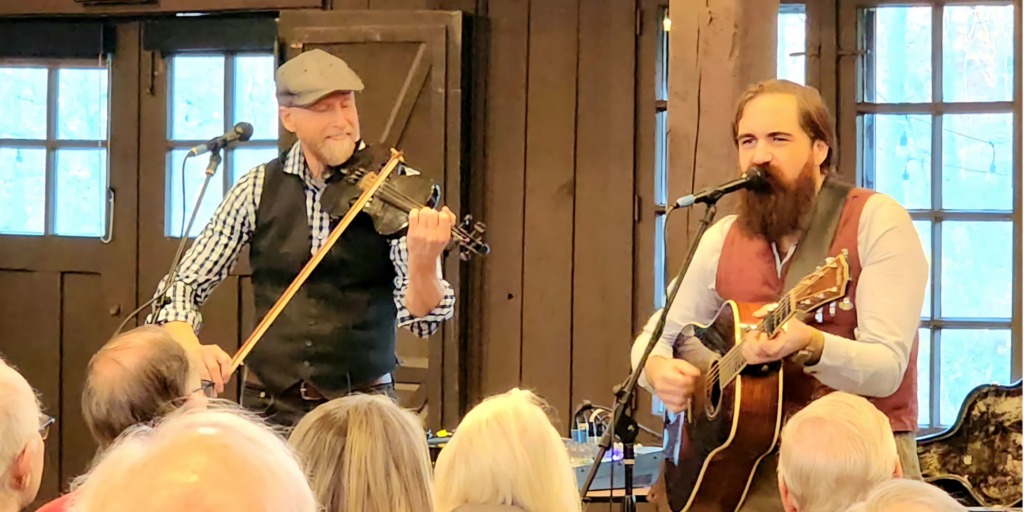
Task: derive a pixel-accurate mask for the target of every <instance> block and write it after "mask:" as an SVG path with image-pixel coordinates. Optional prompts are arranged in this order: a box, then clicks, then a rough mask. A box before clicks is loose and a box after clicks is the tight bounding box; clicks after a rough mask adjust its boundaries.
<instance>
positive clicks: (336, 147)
mask: <svg viewBox="0 0 1024 512" xmlns="http://www.w3.org/2000/svg"><path fill="white" fill-rule="evenodd" d="M310 150H311V151H312V152H313V156H315V157H316V158H317V160H320V161H321V162H323V164H324V165H326V166H328V167H337V166H339V165H341V164H343V163H345V162H347V161H348V159H349V158H352V153H354V152H355V150H356V141H355V139H353V138H352V137H345V138H344V139H341V140H326V139H320V140H318V141H317V142H316V144H314V145H313V147H312V148H310Z"/></svg>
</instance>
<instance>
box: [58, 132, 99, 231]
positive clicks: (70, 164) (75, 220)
mask: <svg viewBox="0 0 1024 512" xmlns="http://www.w3.org/2000/svg"><path fill="white" fill-rule="evenodd" d="M106 192H107V150H105V149H61V150H58V151H57V200H56V204H55V205H54V206H55V214H56V219H55V228H56V229H55V231H56V232H57V234H58V235H64V236H103V234H104V228H105V226H104V221H105V220H106V218H105V215H104V213H105V212H106Z"/></svg>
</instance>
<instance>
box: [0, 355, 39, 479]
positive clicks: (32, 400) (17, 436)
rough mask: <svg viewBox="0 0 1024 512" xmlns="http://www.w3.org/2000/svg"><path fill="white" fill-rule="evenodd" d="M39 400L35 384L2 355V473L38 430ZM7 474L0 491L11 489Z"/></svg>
mask: <svg viewBox="0 0 1024 512" xmlns="http://www.w3.org/2000/svg"><path fill="white" fill-rule="evenodd" d="M39 414H40V412H39V400H38V398H37V397H36V394H35V392H34V391H32V386H29V384H28V381H26V380H25V377H22V376H21V374H20V373H18V372H17V371H16V370H15V369H14V368H11V367H10V366H7V363H5V362H4V360H3V359H2V358H0V476H4V477H6V476H7V474H8V472H9V471H10V469H11V466H12V464H13V463H14V461H15V460H16V459H17V458H18V456H19V455H20V454H21V452H22V451H23V450H24V449H25V446H26V445H28V443H29V442H31V441H32V437H33V436H35V435H36V434H37V433H38V432H39ZM7 482H8V478H3V480H2V481H0V493H6V492H9V491H10V490H11V489H8V488H7Z"/></svg>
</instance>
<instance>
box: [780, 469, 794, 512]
mask: <svg viewBox="0 0 1024 512" xmlns="http://www.w3.org/2000/svg"><path fill="white" fill-rule="evenodd" d="M779 494H780V495H781V496H782V508H784V509H786V512H797V508H796V507H797V504H796V500H795V499H793V495H792V494H790V493H789V487H787V486H786V480H785V479H784V478H782V475H781V474H780V475H779Z"/></svg>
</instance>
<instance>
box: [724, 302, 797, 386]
mask: <svg viewBox="0 0 1024 512" xmlns="http://www.w3.org/2000/svg"><path fill="white" fill-rule="evenodd" d="M793 302H794V298H793V292H792V291H791V292H790V293H788V294H787V295H786V297H785V299H783V300H782V301H780V302H779V306H778V307H777V308H775V309H773V310H772V311H771V312H769V313H768V314H767V315H766V316H765V317H764V320H761V323H760V324H758V326H757V330H758V331H761V332H763V333H765V334H767V335H768V337H772V336H775V334H776V333H777V332H778V330H779V329H781V328H782V326H783V325H784V324H785V323H786V322H787V321H789V319H790V318H792V317H793V315H794V313H795V312H794V311H793ZM746 367H747V360H746V359H745V358H744V357H743V352H742V350H741V348H740V345H736V346H735V347H733V348H732V349H731V350H729V352H727V353H726V354H725V355H724V356H722V359H721V360H720V361H719V362H718V375H719V376H720V377H721V379H722V383H721V386H722V387H725V386H727V385H729V383H730V382H732V380H733V379H735V378H736V377H737V376H738V375H739V374H740V372H742V371H743V369H744V368H746Z"/></svg>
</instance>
